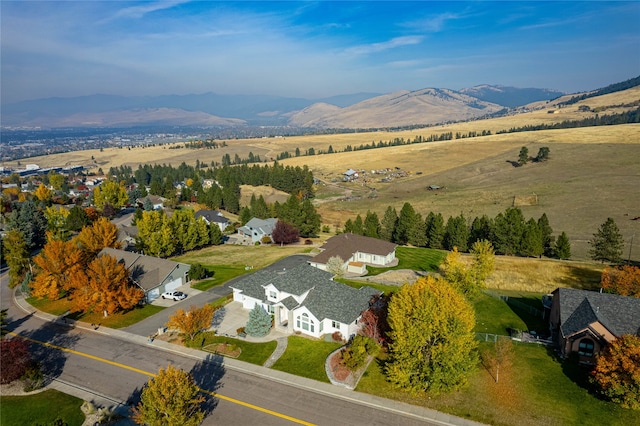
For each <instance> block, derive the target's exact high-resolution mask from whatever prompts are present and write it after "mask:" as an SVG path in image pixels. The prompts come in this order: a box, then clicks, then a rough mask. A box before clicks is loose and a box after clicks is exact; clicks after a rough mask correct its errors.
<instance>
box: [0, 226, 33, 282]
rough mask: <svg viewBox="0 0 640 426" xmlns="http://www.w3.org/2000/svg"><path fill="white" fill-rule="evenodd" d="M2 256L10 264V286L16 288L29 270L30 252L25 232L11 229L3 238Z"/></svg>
mask: <svg viewBox="0 0 640 426" xmlns="http://www.w3.org/2000/svg"><path fill="white" fill-rule="evenodd" d="M2 256H3V258H4V259H5V261H6V262H7V266H9V288H15V287H16V286H17V285H18V284H20V283H21V282H22V280H23V279H24V278H25V274H26V273H27V272H28V271H29V265H30V260H29V252H28V251H27V243H26V242H25V240H24V234H23V233H22V232H21V231H19V230H17V229H11V230H9V231H8V232H7V234H6V235H5V236H4V238H2Z"/></svg>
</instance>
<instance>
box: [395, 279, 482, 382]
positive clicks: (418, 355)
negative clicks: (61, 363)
mask: <svg viewBox="0 0 640 426" xmlns="http://www.w3.org/2000/svg"><path fill="white" fill-rule="evenodd" d="M388 318H389V326H390V327H391V333H390V335H391V340H392V343H391V345H390V351H391V352H390V355H391V356H390V360H389V362H388V364H387V368H386V374H387V378H388V380H390V381H391V382H393V383H395V384H396V385H397V386H399V387H401V388H406V389H409V390H412V391H414V392H422V391H428V392H432V393H434V394H437V393H439V392H446V391H449V390H453V389H457V388H459V387H461V386H462V385H464V384H465V383H466V382H467V379H466V375H467V374H469V372H471V371H473V369H474V368H475V365H476V363H477V358H476V355H475V348H476V346H477V343H476V341H475V338H474V333H473V328H474V326H475V314H474V310H473V307H472V306H471V304H470V303H469V302H468V301H467V300H466V299H465V298H464V296H462V294H460V293H458V292H457V291H456V290H455V289H454V288H453V287H452V286H451V285H449V284H448V283H447V282H446V281H445V280H443V279H439V280H436V279H434V278H433V277H427V278H420V279H418V280H417V281H416V282H415V283H414V284H405V285H404V286H402V287H401V288H400V290H399V291H398V292H396V294H395V295H394V296H393V297H392V298H391V302H389V317H388Z"/></svg>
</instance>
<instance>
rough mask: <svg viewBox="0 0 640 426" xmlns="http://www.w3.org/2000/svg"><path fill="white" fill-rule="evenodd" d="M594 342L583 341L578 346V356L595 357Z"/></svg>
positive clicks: (589, 340)
mask: <svg viewBox="0 0 640 426" xmlns="http://www.w3.org/2000/svg"><path fill="white" fill-rule="evenodd" d="M593 346H594V345H593V340H591V339H582V340H580V345H578V354H579V355H582V356H589V357H590V356H593Z"/></svg>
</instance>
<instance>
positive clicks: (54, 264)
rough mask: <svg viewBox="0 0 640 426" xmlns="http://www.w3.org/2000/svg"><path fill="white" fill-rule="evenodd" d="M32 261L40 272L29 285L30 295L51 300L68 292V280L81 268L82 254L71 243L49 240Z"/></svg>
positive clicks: (69, 287)
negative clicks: (30, 288)
mask: <svg viewBox="0 0 640 426" xmlns="http://www.w3.org/2000/svg"><path fill="white" fill-rule="evenodd" d="M33 261H34V262H35V264H36V265H38V267H39V268H40V272H39V273H38V275H36V277H35V279H34V280H33V281H32V283H31V287H32V291H31V294H32V295H33V296H37V297H48V298H49V299H51V300H56V299H58V298H59V297H60V296H61V295H62V292H63V291H65V290H70V289H71V286H70V280H72V279H74V277H75V274H77V273H78V271H81V270H82V268H83V266H82V265H83V262H82V252H81V251H80V249H79V248H78V247H77V246H76V245H75V244H74V243H73V242H71V241H61V240H49V241H48V242H47V244H45V245H44V247H43V248H42V251H41V252H40V254H38V255H37V256H36V257H34V258H33Z"/></svg>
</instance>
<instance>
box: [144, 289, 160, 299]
mask: <svg viewBox="0 0 640 426" xmlns="http://www.w3.org/2000/svg"><path fill="white" fill-rule="evenodd" d="M158 297H160V289H159V288H154V289H153V290H151V291H149V292H148V293H147V301H148V302H153V301H154V300H156V299H157V298H158Z"/></svg>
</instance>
